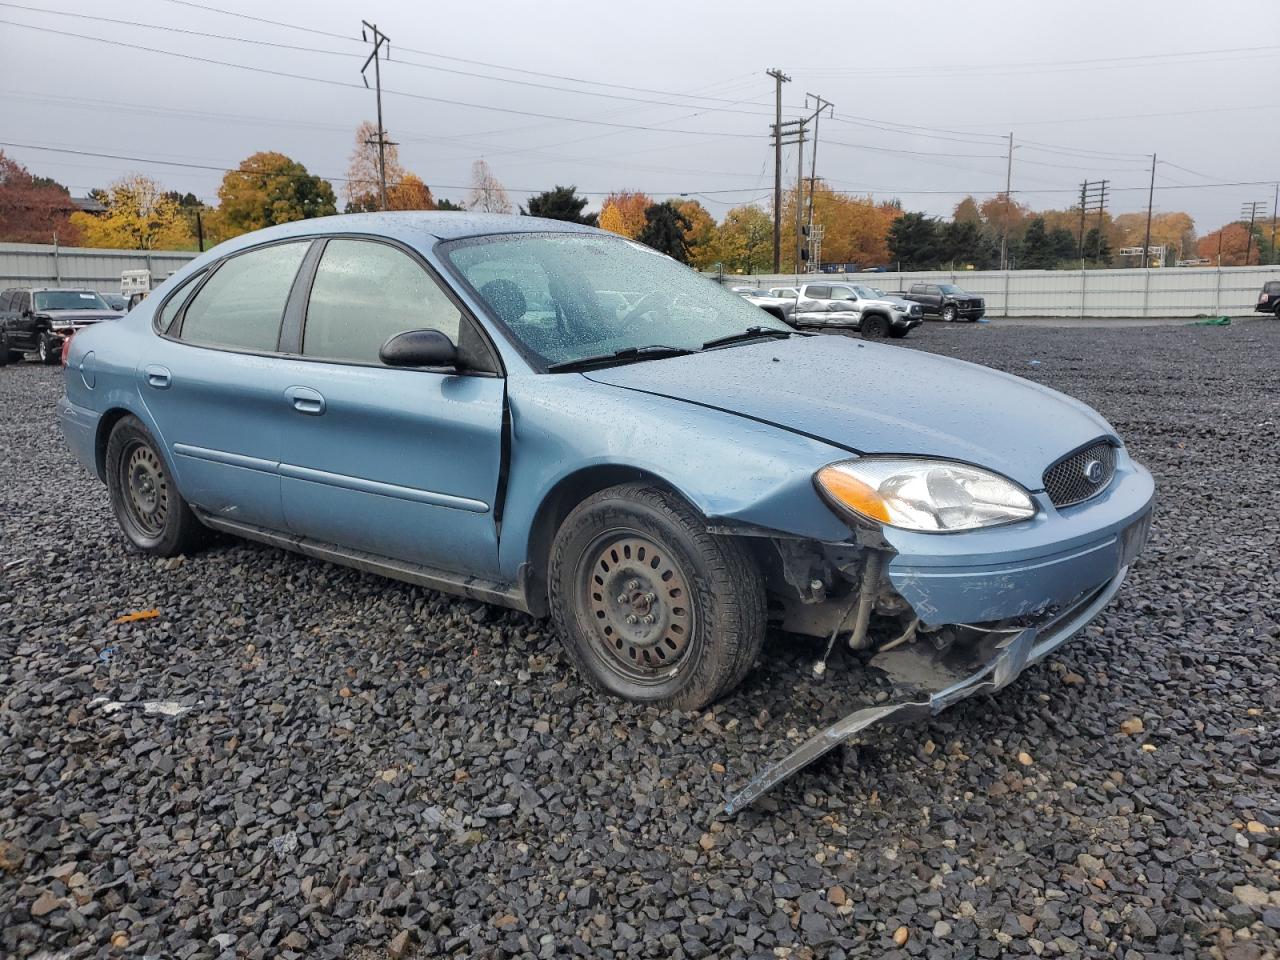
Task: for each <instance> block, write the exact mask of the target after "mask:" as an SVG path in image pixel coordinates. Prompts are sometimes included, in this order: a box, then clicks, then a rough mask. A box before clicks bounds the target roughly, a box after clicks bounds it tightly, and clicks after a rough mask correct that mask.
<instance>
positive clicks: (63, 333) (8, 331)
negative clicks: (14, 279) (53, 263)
mask: <svg viewBox="0 0 1280 960" xmlns="http://www.w3.org/2000/svg"><path fill="white" fill-rule="evenodd" d="M122 316H124V313H123V312H122V311H120V310H112V309H111V308H110V307H109V306H107V304H106V301H104V300H103V299H102V297H100V296H98V294H97V293H95V292H94V291H92V290H80V289H75V288H64V287H38V288H35V289H31V288H28V287H10V288H9V289H8V290H5V291H4V292H3V293H0V364H5V363H8V362H9V361H10V360H21V359H22V357H23V354H25V353H35V354H36V355H37V356H39V358H40V362H41V363H57V362H58V360H59V358H60V357H61V356H62V344H63V341H65V340H69V339H71V337H72V336H73V335H74V334H75V332H76V331H77V330H79V329H80V328H81V327H86V326H88V325H90V324H93V323H99V322H101V321H103V320H117V319H119V318H120V317H122Z"/></svg>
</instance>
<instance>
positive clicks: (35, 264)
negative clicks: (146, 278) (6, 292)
mask: <svg viewBox="0 0 1280 960" xmlns="http://www.w3.org/2000/svg"><path fill="white" fill-rule="evenodd" d="M197 256H199V254H197V253H194V252H191V251H185V250H100V249H98V248H96V247H55V246H53V245H51V244H45V243H0V288H3V287H22V286H44V285H47V286H74V287H89V288H91V289H93V290H100V291H102V292H104V293H119V292H120V274H122V273H123V272H124V271H126V270H150V271H151V278H152V282H153V283H156V284H158V283H160V282H161V281H162V280H164V279H165V278H166V277H167V276H169V274H171V273H173V272H174V271H175V270H180V269H181V268H182V267H183V266H184V265H185V264H187V263H188V262H190V261H191V260H192V258H194V257H197Z"/></svg>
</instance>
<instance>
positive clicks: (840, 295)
mask: <svg viewBox="0 0 1280 960" xmlns="http://www.w3.org/2000/svg"><path fill="white" fill-rule="evenodd" d="M831 299H832V300H857V299H858V295H857V294H855V293H854V292H853V291H852V290H850V289H849V288H847V287H832V288H831Z"/></svg>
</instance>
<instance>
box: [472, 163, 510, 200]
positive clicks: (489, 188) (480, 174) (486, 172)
mask: <svg viewBox="0 0 1280 960" xmlns="http://www.w3.org/2000/svg"><path fill="white" fill-rule="evenodd" d="M467 206H468V207H470V208H471V209H472V210H484V211H485V212H486V213H511V211H512V206H511V199H510V198H509V197H508V196H507V191H506V188H505V187H503V186H502V184H501V183H499V182H498V178H497V177H495V176H494V175H493V171H492V170H490V169H489V164H487V163H485V161H483V160H477V161H476V162H475V163H473V164H472V165H471V194H470V196H469V197H468V198H467Z"/></svg>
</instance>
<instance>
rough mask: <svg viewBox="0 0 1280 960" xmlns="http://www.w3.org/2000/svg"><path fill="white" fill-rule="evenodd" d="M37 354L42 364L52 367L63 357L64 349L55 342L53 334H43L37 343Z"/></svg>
mask: <svg viewBox="0 0 1280 960" xmlns="http://www.w3.org/2000/svg"><path fill="white" fill-rule="evenodd" d="M36 353H37V355H39V357H40V362H41V363H43V364H46V365H52V364H55V363H57V362H58V360H59V358H60V357H61V356H62V348H61V346H60V345H59V344H55V343H54V342H53V336H52V334H50V333H48V332H43V333H41V334H40V339H39V340H38V341H37V342H36Z"/></svg>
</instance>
